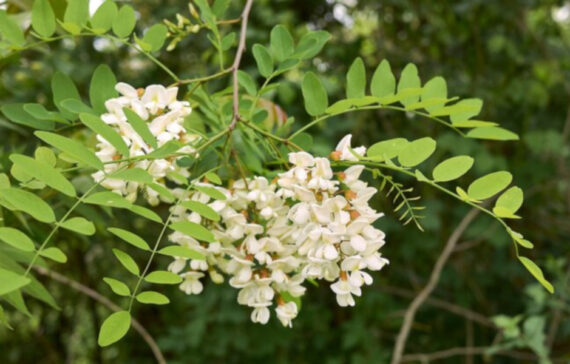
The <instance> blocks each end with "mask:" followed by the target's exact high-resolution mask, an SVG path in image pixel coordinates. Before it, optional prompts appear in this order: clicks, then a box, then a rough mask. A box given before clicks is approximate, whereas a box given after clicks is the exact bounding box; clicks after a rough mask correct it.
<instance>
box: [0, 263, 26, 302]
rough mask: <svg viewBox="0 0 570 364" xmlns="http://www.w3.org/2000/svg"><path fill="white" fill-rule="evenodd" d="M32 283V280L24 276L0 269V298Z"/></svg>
mask: <svg viewBox="0 0 570 364" xmlns="http://www.w3.org/2000/svg"><path fill="white" fill-rule="evenodd" d="M30 282H31V281H30V279H29V278H26V277H24V276H23V275H20V274H17V273H14V272H11V271H9V270H6V269H2V268H0V296H3V295H5V294H6V293H10V292H12V291H15V290H18V289H20V288H22V287H24V286H26V285H28V284H30Z"/></svg>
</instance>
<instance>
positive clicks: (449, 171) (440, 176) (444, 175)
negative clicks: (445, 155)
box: [432, 155, 474, 182]
mask: <svg viewBox="0 0 570 364" xmlns="http://www.w3.org/2000/svg"><path fill="white" fill-rule="evenodd" d="M473 162H474V159H473V158H471V157H469V156H466V155H460V156H457V157H452V158H449V159H446V160H444V161H443V162H441V163H439V164H438V165H437V166H436V167H435V168H434V169H433V172H432V175H433V179H434V181H436V182H447V181H452V180H454V179H457V178H459V177H461V176H463V175H464V174H465V173H467V172H468V171H469V170H470V169H471V167H473Z"/></svg>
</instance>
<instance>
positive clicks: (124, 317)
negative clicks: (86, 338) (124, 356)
mask: <svg viewBox="0 0 570 364" xmlns="http://www.w3.org/2000/svg"><path fill="white" fill-rule="evenodd" d="M130 327H131V314H130V313H129V312H127V311H119V312H115V313H113V314H111V316H109V317H107V319H105V321H104V322H103V325H101V329H100V330H99V337H98V338H97V343H98V344H99V346H102V347H105V346H109V345H111V344H114V343H116V342H117V341H119V340H121V339H122V338H123V336H125V335H126V334H127V332H128V331H129V328H130Z"/></svg>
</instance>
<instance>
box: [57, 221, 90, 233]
mask: <svg viewBox="0 0 570 364" xmlns="http://www.w3.org/2000/svg"><path fill="white" fill-rule="evenodd" d="M60 226H61V227H62V228H64V229H67V230H71V231H74V232H76V233H78V234H82V235H87V236H91V235H93V234H95V225H93V223H92V222H91V221H87V220H86V219H84V218H82V217H72V218H71V219H68V220H65V221H64V222H63V223H61V225H60Z"/></svg>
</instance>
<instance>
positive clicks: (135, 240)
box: [107, 228, 150, 250]
mask: <svg viewBox="0 0 570 364" xmlns="http://www.w3.org/2000/svg"><path fill="white" fill-rule="evenodd" d="M107 230H109V232H110V233H111V234H113V235H115V236H117V237H119V238H121V239H122V240H124V241H126V242H127V243H129V244H131V245H132V246H135V247H137V248H139V249H142V250H150V247H149V246H148V244H147V242H146V241H145V240H144V239H143V238H141V237H140V236H138V235H136V234H135V233H132V232H130V231H127V230H123V229H119V228H108V229H107Z"/></svg>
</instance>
